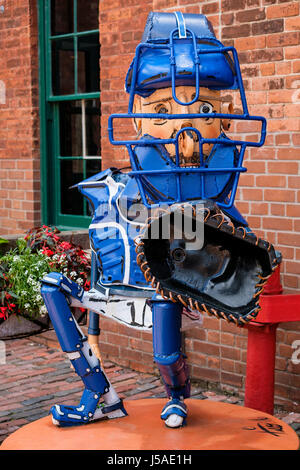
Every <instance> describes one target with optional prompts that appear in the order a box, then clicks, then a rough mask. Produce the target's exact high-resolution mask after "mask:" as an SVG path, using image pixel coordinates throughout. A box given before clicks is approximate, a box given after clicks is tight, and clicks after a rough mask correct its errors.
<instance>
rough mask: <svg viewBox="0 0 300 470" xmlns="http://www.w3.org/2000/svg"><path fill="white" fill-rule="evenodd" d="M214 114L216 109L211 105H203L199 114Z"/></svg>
mask: <svg viewBox="0 0 300 470" xmlns="http://www.w3.org/2000/svg"><path fill="white" fill-rule="evenodd" d="M213 112H214V108H213V106H212V105H211V104H210V103H202V104H201V105H200V108H199V113H203V114H210V113H213Z"/></svg>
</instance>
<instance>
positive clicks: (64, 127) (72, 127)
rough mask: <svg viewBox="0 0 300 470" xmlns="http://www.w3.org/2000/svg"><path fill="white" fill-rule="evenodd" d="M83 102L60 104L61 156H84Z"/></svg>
mask: <svg viewBox="0 0 300 470" xmlns="http://www.w3.org/2000/svg"><path fill="white" fill-rule="evenodd" d="M81 111H82V109H81V101H65V102H62V103H59V129H60V155H61V156H62V157H65V156H69V157H70V156H82V154H83V150H82V112H81Z"/></svg>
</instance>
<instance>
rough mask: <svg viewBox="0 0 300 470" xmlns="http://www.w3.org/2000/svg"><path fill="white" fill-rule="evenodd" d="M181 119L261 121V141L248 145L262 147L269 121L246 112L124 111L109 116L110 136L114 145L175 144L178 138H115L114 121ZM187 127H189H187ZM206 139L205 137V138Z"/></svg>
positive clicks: (228, 141)
mask: <svg viewBox="0 0 300 470" xmlns="http://www.w3.org/2000/svg"><path fill="white" fill-rule="evenodd" d="M133 118H135V119H145V118H147V119H160V120H162V119H171V120H172V119H181V120H186V119H205V118H212V119H237V120H241V121H258V122H261V130H260V134H261V136H260V141H259V142H250V141H247V145H248V146H249V147H261V146H262V145H263V144H264V142H265V138H266V127H267V122H266V119H265V118H264V117H263V116H249V115H245V114H235V115H232V114H223V113H203V114H201V115H199V114H195V113H194V114H159V117H158V114H157V113H136V114H134V115H133V114H132V113H122V114H112V115H111V116H109V118H108V136H109V140H110V142H111V144H113V145H154V144H164V145H165V144H175V140H176V139H151V141H149V140H143V138H141V139H135V140H126V141H124V140H115V139H114V135H113V134H114V132H113V121H114V119H133ZM186 129H187V128H186ZM190 129H192V130H193V131H194V132H196V131H197V129H195V128H190ZM203 140H204V139H203ZM205 142H206V143H214V142H220V143H227V144H229V145H232V144H234V145H243V144H245V141H241V140H230V139H205Z"/></svg>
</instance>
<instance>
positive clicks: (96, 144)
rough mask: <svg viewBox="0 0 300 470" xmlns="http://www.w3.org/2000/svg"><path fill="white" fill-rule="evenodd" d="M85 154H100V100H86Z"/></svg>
mask: <svg viewBox="0 0 300 470" xmlns="http://www.w3.org/2000/svg"><path fill="white" fill-rule="evenodd" d="M85 122H86V127H85V128H86V155H90V156H97V155H98V156H100V102H99V100H98V99H97V100H96V99H95V100H88V101H86V110H85Z"/></svg>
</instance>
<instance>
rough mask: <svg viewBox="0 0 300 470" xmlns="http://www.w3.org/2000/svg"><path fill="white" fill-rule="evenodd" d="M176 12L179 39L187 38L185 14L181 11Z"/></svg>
mask: <svg viewBox="0 0 300 470" xmlns="http://www.w3.org/2000/svg"><path fill="white" fill-rule="evenodd" d="M174 14H175V16H176V21H177V27H178V36H179V39H182V38H186V27H185V19H184V17H183V14H182V13H181V11H175V12H174Z"/></svg>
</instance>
